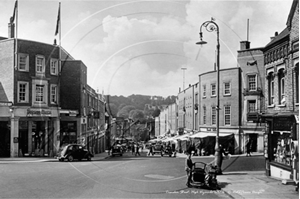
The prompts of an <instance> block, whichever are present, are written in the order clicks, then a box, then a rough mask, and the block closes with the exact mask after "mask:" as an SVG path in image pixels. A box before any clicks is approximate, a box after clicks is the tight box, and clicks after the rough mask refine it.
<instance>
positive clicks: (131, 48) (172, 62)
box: [0, 0, 292, 97]
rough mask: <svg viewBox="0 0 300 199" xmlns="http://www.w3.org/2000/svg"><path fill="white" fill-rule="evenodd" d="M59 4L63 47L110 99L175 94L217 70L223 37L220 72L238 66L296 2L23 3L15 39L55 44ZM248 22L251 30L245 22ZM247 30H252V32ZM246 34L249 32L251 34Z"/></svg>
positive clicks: (1, 25) (1, 32)
mask: <svg viewBox="0 0 300 199" xmlns="http://www.w3.org/2000/svg"><path fill="white" fill-rule="evenodd" d="M59 2H61V46H62V47H63V48H64V49H65V50H66V51H67V52H68V53H70V54H71V55H72V57H74V58H75V59H76V60H81V61H82V62H83V63H84V64H85V65H86V67H87V71H88V72H87V78H88V84H89V85H90V86H91V87H92V88H93V89H95V90H96V91H98V92H99V93H104V94H105V95H118V96H120V95H123V96H126V97H127V96H129V95H132V94H135V95H150V96H162V97H167V96H170V95H176V96H177V94H178V93H179V91H180V90H182V89H183V88H184V89H186V88H187V87H188V85H189V84H191V85H193V84H195V83H197V82H198V75H199V74H202V73H205V72H208V71H212V70H213V69H214V63H215V58H216V45H217V34H216V31H214V32H208V31H207V30H206V29H205V28H204V27H203V28H202V32H203V40H205V41H207V42H208V43H207V44H206V45H203V46H200V45H196V44H195V43H196V42H198V41H199V32H200V26H201V25H202V24H203V23H204V22H206V21H210V20H211V19H212V18H213V19H214V22H215V23H216V24H217V25H218V26H219V32H220V36H219V38H220V69H223V68H233V67H238V64H237V51H238V50H240V42H241V41H246V40H247V39H248V40H249V41H250V42H251V44H250V47H251V48H257V47H264V46H266V45H267V44H268V43H269V42H270V37H272V36H274V34H275V32H276V31H277V32H278V33H280V32H281V31H282V30H283V29H284V28H285V27H286V22H287V18H288V15H289V12H290V8H291V5H292V0H259V1H254V0H245V1H240V0H231V1H228V0H208V1H205V0H178V1H175V0H157V1H156V0H152V1H149V0H148V1H146V0H129V1H125V0H119V1H116V0H106V1H105V0H60V1H59V0H19V1H18V4H19V6H18V38H20V39H26V40H33V41H38V42H43V43H49V44H53V41H54V39H55V36H54V33H55V28H56V22H57V15H58V7H59ZM14 4H15V1H14V0H0V19H1V20H0V36H3V37H7V36H8V22H9V19H10V17H11V16H12V15H13V10H14ZM248 21H249V23H248ZM247 24H248V25H247ZM247 27H248V28H247Z"/></svg>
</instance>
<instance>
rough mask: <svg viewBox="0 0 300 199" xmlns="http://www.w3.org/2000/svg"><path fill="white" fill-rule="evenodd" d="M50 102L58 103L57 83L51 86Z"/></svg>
mask: <svg viewBox="0 0 300 199" xmlns="http://www.w3.org/2000/svg"><path fill="white" fill-rule="evenodd" d="M50 92H51V93H50V102H51V104H56V103H57V85H55V84H52V85H51V86H50Z"/></svg>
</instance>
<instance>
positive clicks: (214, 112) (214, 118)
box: [211, 106, 217, 125]
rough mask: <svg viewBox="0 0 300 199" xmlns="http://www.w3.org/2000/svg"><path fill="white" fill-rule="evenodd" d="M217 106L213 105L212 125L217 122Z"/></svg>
mask: <svg viewBox="0 0 300 199" xmlns="http://www.w3.org/2000/svg"><path fill="white" fill-rule="evenodd" d="M216 113H217V112H216V107H215V106H213V107H211V124H212V125H214V124H216V118H217V117H216Z"/></svg>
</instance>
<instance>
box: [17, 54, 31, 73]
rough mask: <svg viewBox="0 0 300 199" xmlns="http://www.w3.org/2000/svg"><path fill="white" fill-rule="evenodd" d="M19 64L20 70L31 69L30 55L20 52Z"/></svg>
mask: <svg viewBox="0 0 300 199" xmlns="http://www.w3.org/2000/svg"><path fill="white" fill-rule="evenodd" d="M18 58H19V60H18V62H19V63H18V64H19V71H29V56H28V55H26V54H22V53H20V54H19V55H18Z"/></svg>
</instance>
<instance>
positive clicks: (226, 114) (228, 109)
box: [224, 105, 231, 125]
mask: <svg viewBox="0 0 300 199" xmlns="http://www.w3.org/2000/svg"><path fill="white" fill-rule="evenodd" d="M230 121H231V106H230V105H225V106H224V124H225V125H230Z"/></svg>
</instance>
